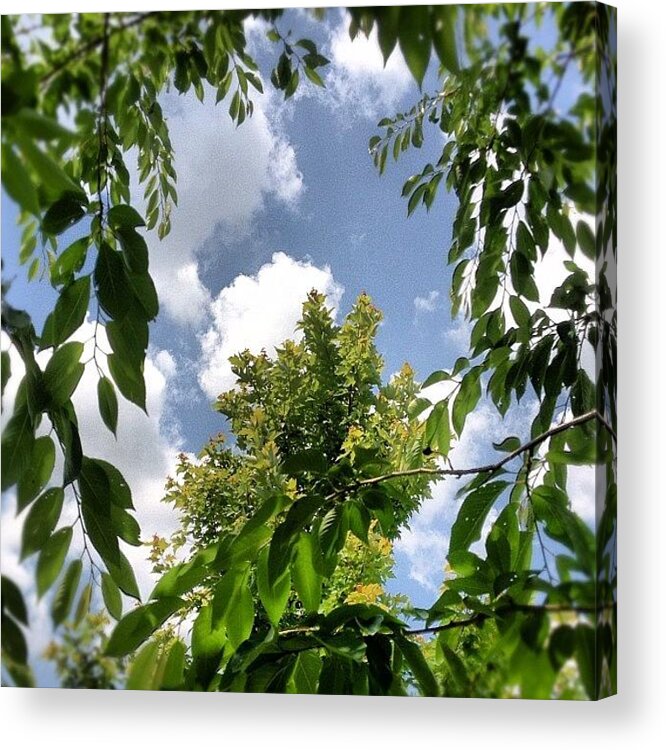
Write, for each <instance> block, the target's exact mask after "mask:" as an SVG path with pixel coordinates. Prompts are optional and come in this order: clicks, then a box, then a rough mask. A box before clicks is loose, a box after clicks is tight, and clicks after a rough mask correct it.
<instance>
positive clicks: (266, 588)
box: [257, 547, 291, 627]
mask: <svg viewBox="0 0 666 750" xmlns="http://www.w3.org/2000/svg"><path fill="white" fill-rule="evenodd" d="M257 591H258V593H259V599H260V601H261V604H262V605H263V607H264V609H265V610H266V614H267V615H268V619H269V620H270V621H271V622H272V623H273V625H274V626H275V627H277V626H278V624H279V622H280V618H281V617H282V615H283V613H284V610H285V607H286V606H287V601H288V600H289V594H290V593H291V576H290V574H289V569H288V568H287V570H285V571H284V573H283V574H282V576H281V577H280V578H278V579H277V580H276V581H275V583H273V584H271V582H270V581H269V578H268V547H264V549H262V550H261V552H260V553H259V557H258V559H257Z"/></svg>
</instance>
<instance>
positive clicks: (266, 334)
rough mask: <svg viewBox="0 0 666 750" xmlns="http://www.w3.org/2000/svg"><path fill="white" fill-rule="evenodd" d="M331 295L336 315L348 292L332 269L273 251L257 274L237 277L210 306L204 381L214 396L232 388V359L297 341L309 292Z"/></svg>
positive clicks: (204, 347) (329, 299)
mask: <svg viewBox="0 0 666 750" xmlns="http://www.w3.org/2000/svg"><path fill="white" fill-rule="evenodd" d="M312 289H317V290H318V291H320V292H322V293H323V294H326V296H327V303H328V305H329V307H330V308H332V309H333V310H334V311H336V310H337V307H338V305H339V303H340V299H341V297H342V293H343V288H342V286H340V285H339V284H338V283H337V282H336V281H335V280H334V278H333V274H332V273H331V269H330V268H329V267H328V266H324V267H323V268H318V267H317V266H315V265H313V264H312V262H311V261H309V260H300V261H299V260H295V259H294V258H291V257H290V256H288V255H286V254H285V253H281V252H280V253H274V255H273V257H272V259H271V262H270V263H266V264H265V265H263V266H262V267H261V268H260V269H259V271H258V272H257V274H256V275H255V276H245V275H241V276H237V277H236V278H235V279H234V281H233V282H232V283H231V284H230V285H229V286H227V287H225V288H224V289H222V291H221V292H220V293H219V295H218V296H217V298H216V299H215V300H214V302H213V303H212V305H211V311H212V315H213V323H212V325H211V327H210V328H209V329H208V331H207V332H206V333H205V334H203V335H202V336H201V350H202V357H201V363H200V370H199V372H200V374H199V383H200V385H201V387H202V389H203V390H204V392H205V393H206V395H208V396H209V397H210V398H216V397H217V396H218V395H219V394H220V393H221V392H222V391H225V390H228V389H229V388H232V387H233V386H234V383H235V377H234V375H233V373H232V372H231V366H230V365H229V362H228V360H229V357H231V356H233V355H234V354H237V353H238V352H240V351H243V350H245V349H249V350H250V351H252V352H255V353H258V352H259V351H260V350H261V349H266V350H267V351H268V352H269V353H271V352H273V351H274V348H275V346H276V345H279V344H280V343H282V341H284V340H285V339H288V338H291V339H298V338H299V334H298V332H297V331H295V325H296V323H297V322H298V320H299V319H300V317H301V311H302V305H303V302H304V301H305V298H306V297H307V294H308V292H309V291H310V290H312Z"/></svg>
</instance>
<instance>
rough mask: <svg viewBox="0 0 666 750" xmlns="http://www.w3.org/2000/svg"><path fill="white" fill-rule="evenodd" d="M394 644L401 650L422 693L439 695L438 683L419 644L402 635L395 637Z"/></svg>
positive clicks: (428, 695)
mask: <svg viewBox="0 0 666 750" xmlns="http://www.w3.org/2000/svg"><path fill="white" fill-rule="evenodd" d="M396 645H397V646H398V648H399V649H400V651H402V654H403V656H404V657H405V659H406V661H407V664H408V665H409V668H410V670H411V672H412V674H413V675H414V677H416V680H417V682H418V683H419V687H420V688H421V692H422V693H423V695H424V696H426V697H429V698H436V697H437V696H438V695H439V685H438V684H437V680H436V679H435V676H434V675H433V673H432V671H431V669H430V667H429V666H428V662H427V661H426V660H425V657H424V656H423V652H422V651H421V649H420V648H419V646H418V645H417V644H416V643H414V642H413V641H410V640H409V639H408V638H405V637H403V636H400V637H398V638H396Z"/></svg>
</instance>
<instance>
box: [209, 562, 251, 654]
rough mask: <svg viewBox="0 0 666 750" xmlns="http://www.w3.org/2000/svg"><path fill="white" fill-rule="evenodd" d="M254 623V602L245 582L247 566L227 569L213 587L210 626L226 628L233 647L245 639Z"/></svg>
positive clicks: (236, 646)
mask: <svg viewBox="0 0 666 750" xmlns="http://www.w3.org/2000/svg"><path fill="white" fill-rule="evenodd" d="M253 624H254V603H253V601H252V593H251V591H250V588H249V586H248V583H247V568H241V569H236V570H233V569H232V570H229V571H228V572H227V573H225V575H224V576H223V577H222V580H221V581H220V583H218V584H217V586H216V587H215V591H214V594H213V612H212V627H213V629H218V628H219V627H220V626H221V625H224V627H225V628H226V633H227V638H228V639H229V641H230V643H231V645H232V646H233V648H234V649H235V648H238V646H239V645H240V644H241V643H243V642H244V641H246V640H247V639H248V638H249V637H250V634H251V633H252V625H253Z"/></svg>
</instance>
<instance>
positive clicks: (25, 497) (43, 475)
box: [3, 435, 55, 533]
mask: <svg viewBox="0 0 666 750" xmlns="http://www.w3.org/2000/svg"><path fill="white" fill-rule="evenodd" d="M28 458H29V462H30V468H29V470H28V471H25V472H24V473H23V475H22V476H21V478H20V479H19V481H18V494H17V512H18V513H20V512H21V511H22V510H23V509H24V508H26V507H27V506H28V505H30V503H31V502H32V501H33V500H34V499H35V498H36V497H37V495H38V494H39V493H40V492H41V490H42V489H43V488H44V487H45V486H46V484H47V482H48V481H49V479H50V478H51V474H52V473H53V467H54V466H55V445H54V444H53V440H51V438H50V437H49V436H48V435H43V436H42V437H39V438H37V440H35V442H34V443H33V444H32V449H31V451H30V454H29V457H28ZM3 460H6V456H5V454H4V451H3ZM51 531H53V529H51ZM49 533H50V532H49Z"/></svg>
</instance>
